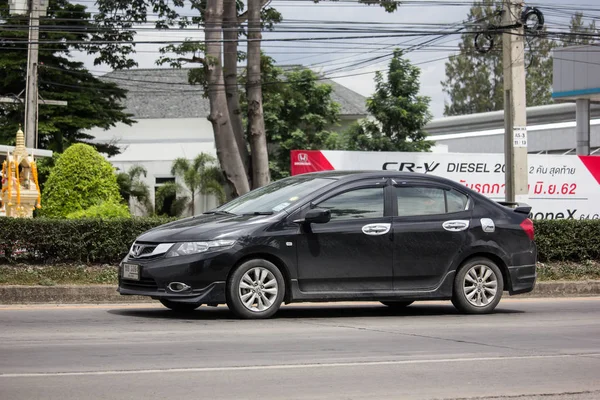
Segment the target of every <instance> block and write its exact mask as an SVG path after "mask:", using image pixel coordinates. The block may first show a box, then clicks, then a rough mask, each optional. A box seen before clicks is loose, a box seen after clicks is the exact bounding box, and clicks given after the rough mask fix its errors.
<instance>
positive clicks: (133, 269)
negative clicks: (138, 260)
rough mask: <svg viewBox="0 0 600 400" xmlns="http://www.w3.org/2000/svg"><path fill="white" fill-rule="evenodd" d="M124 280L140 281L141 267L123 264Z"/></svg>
mask: <svg viewBox="0 0 600 400" xmlns="http://www.w3.org/2000/svg"><path fill="white" fill-rule="evenodd" d="M123 279H129V280H132V281H139V280H140V266H139V265H136V264H123Z"/></svg>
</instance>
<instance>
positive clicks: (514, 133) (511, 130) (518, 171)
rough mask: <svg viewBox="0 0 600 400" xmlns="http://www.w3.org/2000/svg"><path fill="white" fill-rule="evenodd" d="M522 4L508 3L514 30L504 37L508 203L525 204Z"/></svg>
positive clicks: (508, 20)
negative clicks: (520, 22) (519, 22)
mask: <svg viewBox="0 0 600 400" xmlns="http://www.w3.org/2000/svg"><path fill="white" fill-rule="evenodd" d="M522 5H523V4H522V2H521V1H520V0H504V19H503V24H504V25H505V26H514V28H512V29H510V30H506V31H505V32H504V34H503V36H502V44H503V51H502V53H503V57H504V58H503V60H504V137H505V141H504V159H505V163H506V177H505V182H506V201H508V202H515V201H516V202H522V203H525V202H527V201H528V198H529V190H528V179H529V175H528V173H529V171H528V167H527V165H528V164H527V114H526V108H525V107H526V97H525V86H526V82H525V50H524V49H525V47H524V39H523V38H524V36H525V32H524V29H523V26H522V25H521V26H518V27H517V26H516V25H517V22H518V19H519V16H520V15H521V8H522Z"/></svg>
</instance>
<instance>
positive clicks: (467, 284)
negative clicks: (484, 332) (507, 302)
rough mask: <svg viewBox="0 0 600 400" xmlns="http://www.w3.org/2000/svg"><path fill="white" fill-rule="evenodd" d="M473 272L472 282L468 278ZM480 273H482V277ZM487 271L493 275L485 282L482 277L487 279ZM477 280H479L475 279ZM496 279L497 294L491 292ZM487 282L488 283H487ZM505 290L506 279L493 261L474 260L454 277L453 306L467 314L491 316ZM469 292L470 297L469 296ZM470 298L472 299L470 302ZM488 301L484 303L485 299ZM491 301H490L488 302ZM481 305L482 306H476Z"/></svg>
mask: <svg viewBox="0 0 600 400" xmlns="http://www.w3.org/2000/svg"><path fill="white" fill-rule="evenodd" d="M472 270H473V273H474V274H475V275H472V274H473V273H472V274H471V275H469V276H470V277H471V280H474V281H475V282H471V281H469V280H468V278H467V274H469V273H470V272H471V271H472ZM479 271H482V273H481V276H480V274H479ZM483 271H485V273H484V272H483ZM487 271H491V273H492V274H491V275H489V277H488V278H487V279H486V280H485V281H483V280H482V279H480V278H482V277H485V274H486V273H487ZM475 278H477V279H475ZM492 278H493V279H495V282H496V285H495V292H493V294H492V291H491V290H490V289H491V288H493V285H491V283H490V282H491V279H492ZM486 282H487V283H486ZM503 290H504V279H503V277H502V272H501V271H500V268H498V266H497V265H496V264H495V263H494V262H493V261H492V260H489V259H487V258H474V259H471V260H469V261H467V262H466V263H464V264H463V265H462V266H461V267H460V268H459V270H458V272H457V274H456V276H455V277H454V287H453V293H452V304H454V307H456V308H457V309H458V311H460V312H462V313H465V314H489V313H491V312H492V311H494V309H495V308H496V306H497V305H498V303H500V300H501V299H502V292H503ZM467 292H468V294H469V296H468V295H467ZM468 297H471V300H469V298H468ZM484 298H485V299H486V301H485V302H484V301H483V299H484ZM487 299H489V300H487ZM475 303H480V304H475Z"/></svg>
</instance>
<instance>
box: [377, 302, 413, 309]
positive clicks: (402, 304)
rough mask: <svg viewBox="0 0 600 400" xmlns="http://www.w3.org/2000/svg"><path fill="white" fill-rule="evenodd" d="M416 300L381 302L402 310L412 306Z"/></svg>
mask: <svg viewBox="0 0 600 400" xmlns="http://www.w3.org/2000/svg"><path fill="white" fill-rule="evenodd" d="M412 303H414V301H382V302H381V304H383V305H385V306H388V307H389V308H393V309H394V310H401V309H403V308H406V307H408V306H410V305H411V304H412Z"/></svg>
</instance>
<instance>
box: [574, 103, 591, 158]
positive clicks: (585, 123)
mask: <svg viewBox="0 0 600 400" xmlns="http://www.w3.org/2000/svg"><path fill="white" fill-rule="evenodd" d="M576 104H577V107H576V111H575V112H576V117H575V119H576V120H577V127H576V128H575V129H576V137H577V155H578V156H589V155H590V101H589V100H588V99H577V100H576Z"/></svg>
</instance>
